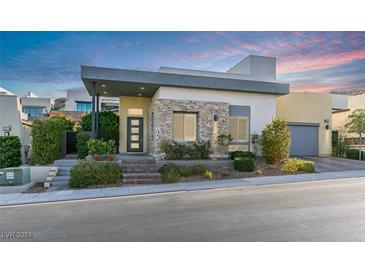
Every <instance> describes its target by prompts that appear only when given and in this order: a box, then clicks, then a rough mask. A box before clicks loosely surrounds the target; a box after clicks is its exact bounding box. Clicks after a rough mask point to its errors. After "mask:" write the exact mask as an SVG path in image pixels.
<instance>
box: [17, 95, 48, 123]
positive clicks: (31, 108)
mask: <svg viewBox="0 0 365 274" xmlns="http://www.w3.org/2000/svg"><path fill="white" fill-rule="evenodd" d="M20 103H21V105H22V111H23V112H24V113H26V114H28V115H29V117H31V118H34V117H41V116H46V115H47V114H48V113H49V112H50V111H51V109H52V106H53V104H54V100H53V99H51V98H46V97H39V96H37V95H36V94H34V93H33V92H28V93H27V94H26V95H25V96H24V97H21V99H20Z"/></svg>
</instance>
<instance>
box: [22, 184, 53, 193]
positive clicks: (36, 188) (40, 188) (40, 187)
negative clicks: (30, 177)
mask: <svg viewBox="0 0 365 274" xmlns="http://www.w3.org/2000/svg"><path fill="white" fill-rule="evenodd" d="M46 190H47V189H46V188H45V187H44V183H36V184H34V185H33V186H32V187H31V188H28V189H27V190H26V191H24V192H23V193H40V192H45V191H46Z"/></svg>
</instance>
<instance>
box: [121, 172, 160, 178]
mask: <svg viewBox="0 0 365 274" xmlns="http://www.w3.org/2000/svg"><path fill="white" fill-rule="evenodd" d="M123 179H161V175H160V173H123Z"/></svg>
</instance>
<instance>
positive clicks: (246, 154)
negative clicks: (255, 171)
mask: <svg viewBox="0 0 365 274" xmlns="http://www.w3.org/2000/svg"><path fill="white" fill-rule="evenodd" d="M243 157H249V158H255V155H254V154H253V153H252V152H251V151H241V150H237V151H233V152H231V158H232V160H234V159H235V158H243Z"/></svg>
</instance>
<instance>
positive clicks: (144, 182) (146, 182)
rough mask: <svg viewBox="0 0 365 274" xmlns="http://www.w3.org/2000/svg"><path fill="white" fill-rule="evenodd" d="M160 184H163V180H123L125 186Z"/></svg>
mask: <svg viewBox="0 0 365 274" xmlns="http://www.w3.org/2000/svg"><path fill="white" fill-rule="evenodd" d="M158 183H161V179H146V178H144V179H135V178H123V184H158Z"/></svg>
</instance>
